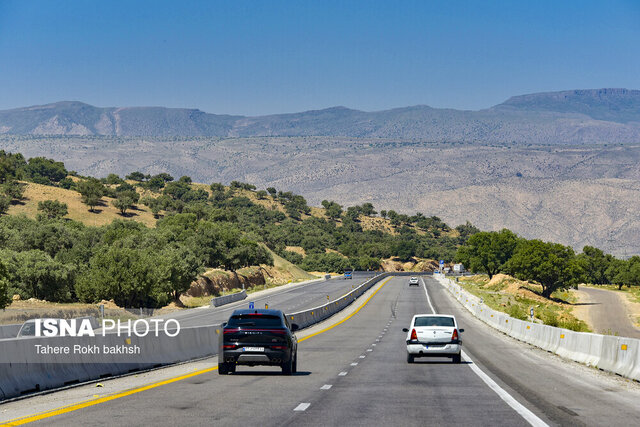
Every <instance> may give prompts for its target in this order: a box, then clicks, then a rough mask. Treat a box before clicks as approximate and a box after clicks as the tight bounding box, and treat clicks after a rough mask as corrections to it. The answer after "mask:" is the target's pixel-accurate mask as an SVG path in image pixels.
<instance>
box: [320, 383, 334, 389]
mask: <svg viewBox="0 0 640 427" xmlns="http://www.w3.org/2000/svg"><path fill="white" fill-rule="evenodd" d="M331 387H332V386H331V384H325V385H323V386H322V387H320V390H329V389H330V388H331Z"/></svg>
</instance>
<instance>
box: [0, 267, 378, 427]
mask: <svg viewBox="0 0 640 427" xmlns="http://www.w3.org/2000/svg"><path fill="white" fill-rule="evenodd" d="M389 280H391V277H389V278H388V279H387V280H385V281H384V282H382V285H381V286H380V287H379V288H378V289H376V291H375V292H374V293H372V294H371V295H370V296H369V298H367V299H366V301H364V302H363V303H362V305H361V306H360V307H358V309H357V310H356V311H354V312H353V313H351V314H350V315H349V316H347V317H345V318H344V319H342V320H341V321H339V322H338V323H336V324H334V325H331V326H329V327H327V328H324V329H322V330H321V331H318V332H315V333H313V334H311V335H308V336H306V337H304V338H301V339H300V340H298V342H302V341H304V340H308V339H309V338H311V337H315V336H316V335H320V334H321V333H323V332H326V331H328V330H330V329H333V328H335V327H336V326H338V325H340V324H342V323H344V322H346V321H347V320H349V319H350V318H352V317H353V316H355V315H356V313H358V312H359V311H360V309H361V308H363V307H364V306H365V305H367V303H368V302H369V300H370V299H371V298H373V296H374V295H375V294H377V293H378V291H379V290H380V289H382V287H383V286H384V285H386V284H387V282H388V281H389ZM217 369H218V367H217V366H215V367H213V368H207V369H202V370H200V371H195V372H191V373H190V374H186V375H181V376H179V377H174V378H170V379H168V380H164V381H160V382H157V383H152V384H149V385H146V386H143V387H139V388H134V389H131V390H127V391H123V392H121V393H117V394H112V395H110V396H105V397H100V398H98V399H92V400H86V401H83V402H80V403H75V404H72V405H69V406H63V407H61V408H58V409H54V410H51V411H46V412H42V413H40V414H36V415H31V416H28V417H26V418H15V419H13V420H9V421H7V422H6V423H5V424H0V426H19V425H23V424H27V423H32V422H34V421H39V420H42V419H45V418H50V417H55V416H57V415H62V414H66V413H67V412H73V411H77V410H78V409H83V408H87V407H89V406H94V405H99V404H101V403H105V402H109V401H111V400H115V399H119V398H121V397H126V396H130V395H132V394H136V393H140V392H141V391H145V390H150V389H152V388H156V387H161V386H163V385H167V384H171V383H174V382H177V381H182V380H185V379H187V378H191V377H195V376H197V375H202V374H206V373H207V372H212V371H215V370H217Z"/></svg>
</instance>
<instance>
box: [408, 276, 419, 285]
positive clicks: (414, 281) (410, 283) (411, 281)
mask: <svg viewBox="0 0 640 427" xmlns="http://www.w3.org/2000/svg"><path fill="white" fill-rule="evenodd" d="M409 286H420V285H419V284H418V278H417V277H412V278H410V279H409Z"/></svg>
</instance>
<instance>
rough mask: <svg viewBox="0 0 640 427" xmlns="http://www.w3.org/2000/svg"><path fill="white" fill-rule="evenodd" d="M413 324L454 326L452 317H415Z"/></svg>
mask: <svg viewBox="0 0 640 427" xmlns="http://www.w3.org/2000/svg"><path fill="white" fill-rule="evenodd" d="M414 326H455V324H454V323H453V317H440V316H424V317H416V323H415V324H414Z"/></svg>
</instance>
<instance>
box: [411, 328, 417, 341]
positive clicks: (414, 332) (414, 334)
mask: <svg viewBox="0 0 640 427" xmlns="http://www.w3.org/2000/svg"><path fill="white" fill-rule="evenodd" d="M411 341H418V333H417V332H416V330H415V329H412V330H411Z"/></svg>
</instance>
